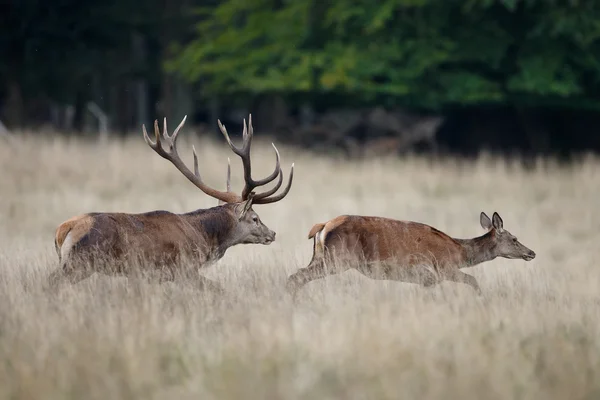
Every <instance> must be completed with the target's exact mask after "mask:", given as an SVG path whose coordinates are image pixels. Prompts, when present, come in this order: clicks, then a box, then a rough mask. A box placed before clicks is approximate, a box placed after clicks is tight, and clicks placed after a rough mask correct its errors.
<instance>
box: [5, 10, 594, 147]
mask: <svg viewBox="0 0 600 400" xmlns="http://www.w3.org/2000/svg"><path fill="white" fill-rule="evenodd" d="M0 15H1V16H0V19H1V20H2V23H1V24H0V55H1V57H0V121H1V122H2V125H0V130H2V129H5V130H7V131H11V132H13V131H14V132H18V131H19V130H21V129H35V130H39V131H40V132H44V131H45V130H44V129H41V128H45V127H51V128H53V129H58V130H61V131H65V132H71V133H72V134H84V133H93V134H97V132H99V131H100V133H102V132H106V131H114V132H118V133H120V134H128V133H131V132H137V133H139V127H140V126H141V124H142V123H146V124H149V123H151V121H152V120H153V119H155V118H161V117H163V116H167V118H168V119H170V120H173V121H175V120H177V121H178V120H180V119H181V118H182V116H183V115H184V114H187V115H188V118H189V120H190V121H192V122H193V124H196V125H199V126H204V127H205V128H206V129H205V130H204V132H206V134H214V135H217V134H218V133H217V131H216V120H217V118H220V119H221V120H223V121H224V122H225V123H227V124H228V126H229V125H230V126H231V127H232V128H231V130H237V128H239V126H240V123H241V119H242V118H243V116H244V115H246V114H247V113H248V112H252V114H253V117H254V119H255V126H256V128H257V129H259V130H260V131H262V132H268V133H270V134H273V135H275V136H277V137H278V138H279V140H281V141H286V142H288V143H294V144H298V145H301V146H304V147H310V148H314V149H315V150H321V151H323V150H327V151H328V150H329V149H331V148H339V149H342V150H344V151H346V152H347V153H348V154H351V155H359V156H361V155H378V154H383V153H390V152H392V153H396V152H397V153H402V152H404V151H408V150H415V149H416V150H427V151H436V152H437V151H445V152H447V151H450V152H458V153H461V154H464V155H468V154H476V153H477V152H478V151H480V150H481V149H490V150H494V151H498V152H505V153H509V152H517V153H521V154H550V153H552V154H558V155H561V156H569V155H572V154H576V153H578V152H581V151H586V152H587V151H598V150H600V135H599V133H600V132H599V128H598V127H599V126H600V2H595V1H577V0H570V1H566V0H565V1H558V0H546V1H541V0H521V1H519V0H466V1H465V0H462V1H458V0H382V1H379V2H374V1H370V0H369V1H367V0H330V1H327V2H322V1H316V0H306V1H302V2H300V1H291V0H221V1H217V0H210V1H207V0H147V1H144V2H139V1H134V0H120V1H116V0H86V1H77V0H8V1H7V2H2V5H0ZM188 124H189V123H188Z"/></svg>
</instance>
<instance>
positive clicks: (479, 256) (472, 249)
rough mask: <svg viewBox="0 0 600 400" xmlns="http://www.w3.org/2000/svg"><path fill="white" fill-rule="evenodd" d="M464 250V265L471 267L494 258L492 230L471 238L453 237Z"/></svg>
mask: <svg viewBox="0 0 600 400" xmlns="http://www.w3.org/2000/svg"><path fill="white" fill-rule="evenodd" d="M454 240H456V241H457V242H458V243H459V244H460V245H461V246H462V248H463V249H464V250H465V255H466V257H465V258H466V260H465V263H466V265H465V267H472V266H475V265H477V264H481V263H483V262H486V261H491V260H493V259H494V258H496V253H495V251H494V247H495V245H494V242H493V240H492V232H488V233H486V234H485V235H482V236H479V237H476V238H472V239H454Z"/></svg>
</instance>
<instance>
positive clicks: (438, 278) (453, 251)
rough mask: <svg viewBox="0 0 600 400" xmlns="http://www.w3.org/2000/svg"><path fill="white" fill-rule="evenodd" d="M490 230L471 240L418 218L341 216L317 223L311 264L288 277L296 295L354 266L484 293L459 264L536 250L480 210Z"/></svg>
mask: <svg viewBox="0 0 600 400" xmlns="http://www.w3.org/2000/svg"><path fill="white" fill-rule="evenodd" d="M480 223H481V226H482V227H483V229H486V230H487V231H488V232H487V233H485V234H484V235H483V236H479V237H476V238H473V239H455V238H452V237H450V236H448V235H447V234H445V233H443V232H440V231H439V230H437V229H435V228H433V227H431V226H428V225H425V224H421V223H418V222H410V221H398V220H393V219H388V218H381V217H366V216H358V215H343V216H339V217H336V218H334V219H332V220H330V221H328V222H326V223H320V224H316V225H315V226H313V227H312V229H311V230H310V233H309V234H308V238H309V239H311V238H314V247H313V257H312V260H311V261H310V264H309V265H308V266H307V267H305V268H301V269H300V270H298V271H297V272H296V273H294V274H293V275H291V276H290V277H289V278H288V282H287V288H288V291H290V292H291V293H292V294H294V295H295V294H296V292H297V290H298V289H300V288H301V287H302V286H304V285H305V284H307V283H308V282H310V281H313V280H315V279H319V278H323V277H325V276H327V275H332V274H336V273H340V272H344V271H346V270H348V269H350V268H355V269H356V270H357V271H359V272H360V273H362V274H363V275H365V276H367V277H369V278H372V279H381V280H396V281H401V282H408V283H416V284H421V285H423V286H425V287H431V286H434V285H436V284H438V283H441V282H442V281H444V280H447V281H452V282H459V283H464V284H467V285H470V286H471V287H473V289H475V290H476V291H477V293H478V294H481V289H480V288H479V284H478V283H477V280H476V279H475V278H474V277H473V276H471V275H469V274H465V273H464V272H462V271H460V268H466V267H472V266H474V265H477V264H480V263H483V262H486V261H490V260H493V259H494V258H496V257H504V258H511V259H518V258H522V259H523V260H525V261H530V260H533V259H534V258H535V253H534V252H533V251H532V250H530V249H528V248H527V247H525V246H524V245H522V244H521V243H520V242H519V241H518V240H517V238H516V237H515V236H513V235H512V234H511V233H510V232H508V231H507V230H505V229H504V227H503V222H502V218H500V215H498V213H496V212H495V213H494V214H493V216H492V219H491V220H490V218H489V217H488V216H487V215H486V214H485V213H484V212H482V213H481V215H480Z"/></svg>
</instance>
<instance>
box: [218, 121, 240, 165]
mask: <svg viewBox="0 0 600 400" xmlns="http://www.w3.org/2000/svg"><path fill="white" fill-rule="evenodd" d="M217 124H218V125H219V129H220V130H221V133H222V134H223V136H225V140H227V144H228V145H229V147H230V148H231V150H233V152H234V153H235V154H237V155H238V156H240V157H243V153H242V151H241V149H238V148H237V147H235V146H234V144H233V142H232V141H231V139H230V138H229V134H228V133H227V128H225V125H223V124H222V123H221V120H220V119H218V120H217Z"/></svg>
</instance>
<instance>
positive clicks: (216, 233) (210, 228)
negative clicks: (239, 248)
mask: <svg viewBox="0 0 600 400" xmlns="http://www.w3.org/2000/svg"><path fill="white" fill-rule="evenodd" d="M182 217H184V218H186V219H187V221H188V222H189V224H190V225H191V226H193V227H194V229H196V230H197V231H198V232H199V233H200V234H201V235H202V236H203V237H204V238H205V241H206V243H204V245H205V246H206V248H205V251H206V252H207V254H206V256H207V257H208V258H209V259H213V260H218V259H220V258H221V257H223V256H224V255H225V252H226V251H227V249H228V248H229V247H231V246H234V245H236V244H237V243H236V242H235V241H234V240H233V237H234V235H233V231H234V229H235V227H236V223H237V221H236V219H235V215H234V214H233V213H232V212H231V210H230V209H229V207H228V206H227V205H225V206H217V207H212V208H207V209H200V210H196V211H192V212H189V213H186V214H182Z"/></svg>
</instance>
